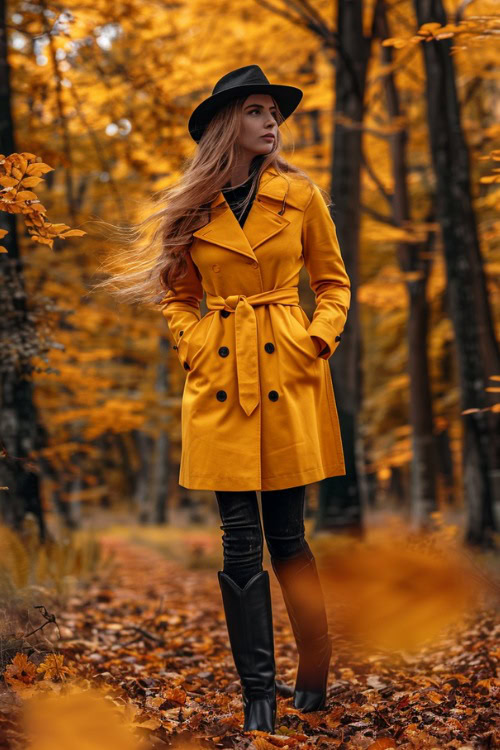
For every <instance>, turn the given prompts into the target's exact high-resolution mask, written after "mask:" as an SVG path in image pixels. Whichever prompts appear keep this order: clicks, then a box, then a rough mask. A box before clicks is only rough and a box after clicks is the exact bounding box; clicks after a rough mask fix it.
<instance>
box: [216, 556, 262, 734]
mask: <svg viewBox="0 0 500 750" xmlns="http://www.w3.org/2000/svg"><path fill="white" fill-rule="evenodd" d="M218 577H219V585H220V589H221V592H222V600H223V604H224V611H225V615H226V623H227V630H228V634H229V641H230V644H231V650H232V652H233V658H234V663H235V666H236V669H237V671H238V674H239V676H240V680H241V687H242V698H243V710H244V715H245V721H244V725H243V730H244V731H248V730H251V729H259V730H260V731H262V732H274V727H275V721H276V683H275V674H276V667H275V661H274V634H273V619H272V608H271V589H270V585H269V573H268V572H267V570H262V571H260V572H259V573H256V574H255V575H254V576H253V577H252V578H251V579H250V580H249V581H248V582H247V584H246V585H245V586H244V587H243V588H241V587H240V586H238V584H237V583H236V582H235V581H233V580H232V578H230V577H229V576H228V575H227V573H224V572H223V571H219V572H218Z"/></svg>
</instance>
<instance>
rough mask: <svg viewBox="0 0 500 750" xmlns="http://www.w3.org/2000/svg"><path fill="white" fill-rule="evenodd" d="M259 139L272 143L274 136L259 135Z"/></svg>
mask: <svg viewBox="0 0 500 750" xmlns="http://www.w3.org/2000/svg"><path fill="white" fill-rule="evenodd" d="M261 138H265V139H266V140H267V141H274V135H261Z"/></svg>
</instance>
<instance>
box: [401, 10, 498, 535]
mask: <svg viewBox="0 0 500 750" xmlns="http://www.w3.org/2000/svg"><path fill="white" fill-rule="evenodd" d="M414 3H415V10H416V14H417V20H418V24H419V26H421V25H422V24H424V23H431V22H438V23H441V24H446V15H445V13H444V9H443V6H442V3H441V0H414ZM422 48H423V49H422V51H423V55H424V61H425V68H426V88H427V91H426V94H427V118H428V127H429V137H430V146H431V154H432V162H433V166H434V173H435V177H436V184H437V195H436V208H437V217H438V221H439V223H440V225H441V231H442V237H443V248H444V256H445V262H446V274H447V283H448V299H449V308H450V318H451V320H452V324H453V328H454V332H455V346H456V356H457V363H458V378H459V384H460V396H461V408H462V411H463V412H465V411H466V410H471V412H470V413H468V414H463V422H462V424H463V476H464V495H465V504H466V508H467V512H468V526H467V531H466V540H467V541H468V542H469V543H472V544H478V545H490V544H493V543H494V542H493V538H494V535H495V532H496V528H497V524H496V522H495V516H494V506H493V503H494V498H495V496H498V494H499V476H498V474H499V472H498V468H499V465H500V462H499V452H500V416H499V415H498V414H495V413H494V412H493V411H492V410H491V407H492V405H493V403H494V401H495V398H494V394H490V393H488V392H487V391H486V390H485V389H486V388H487V387H488V385H490V384H489V383H488V378H489V377H490V376H492V375H496V374H498V372H499V371H500V370H499V364H500V356H499V350H498V342H497V340H496V338H495V333H494V328H493V321H492V316H491V311H490V307H489V300H488V293H487V288H486V282H485V277H484V270H483V261H482V257H481V252H480V249H479V241H478V236H477V227H476V219H475V215H474V210H473V206H472V199H471V188H470V170H469V152H468V148H467V144H466V142H465V138H464V135H463V132H462V127H461V121H460V104H459V101H458V96H457V91H456V85H455V72H454V65H453V58H452V57H451V54H450V52H451V40H450V39H442V40H440V41H430V42H425V43H423V44H422Z"/></svg>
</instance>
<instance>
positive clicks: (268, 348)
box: [264, 341, 274, 354]
mask: <svg viewBox="0 0 500 750" xmlns="http://www.w3.org/2000/svg"><path fill="white" fill-rule="evenodd" d="M264 349H265V350H266V352H269V354H272V353H273V352H274V344H272V343H271V342H270V341H268V342H267V344H264Z"/></svg>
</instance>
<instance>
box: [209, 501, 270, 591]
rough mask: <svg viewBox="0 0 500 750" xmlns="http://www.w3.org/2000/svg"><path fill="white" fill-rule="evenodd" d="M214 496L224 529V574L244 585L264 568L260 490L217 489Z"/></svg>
mask: <svg viewBox="0 0 500 750" xmlns="http://www.w3.org/2000/svg"><path fill="white" fill-rule="evenodd" d="M215 497H216V498H217V503H218V505H219V513H220V517H221V520H222V526H220V528H221V529H222V530H223V531H224V533H223V535H222V547H223V554H224V566H223V569H224V573H227V575H229V576H230V577H231V578H232V579H233V581H236V583H237V584H238V585H239V586H241V588H243V586H244V585H245V584H246V583H247V582H248V581H249V580H250V579H251V578H252V576H254V575H255V574H256V573H258V572H259V571H261V570H262V558H263V536H262V525H261V521H260V513H259V506H258V503H257V493H256V492H253V491H252V492H219V491H217V492H216V493H215Z"/></svg>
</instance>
